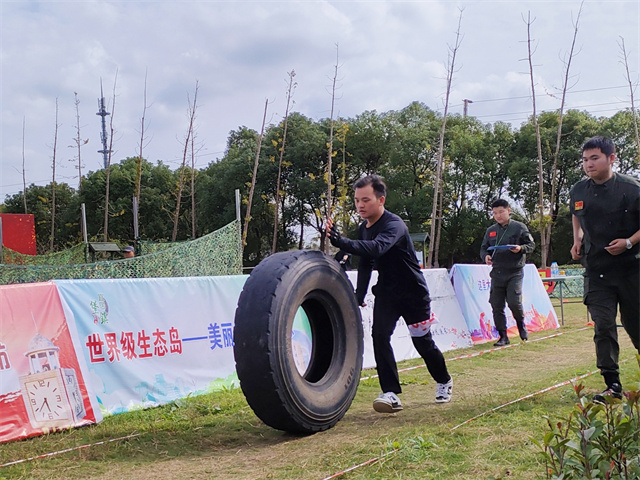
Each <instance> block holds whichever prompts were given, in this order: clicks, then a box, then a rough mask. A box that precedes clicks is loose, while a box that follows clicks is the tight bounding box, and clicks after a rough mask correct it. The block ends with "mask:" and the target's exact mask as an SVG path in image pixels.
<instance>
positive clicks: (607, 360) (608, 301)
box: [584, 270, 640, 386]
mask: <svg viewBox="0 0 640 480" xmlns="http://www.w3.org/2000/svg"><path fill="white" fill-rule="evenodd" d="M584 304H585V305H586V306H587V309H588V310H589V314H590V315H591V318H592V319H593V323H594V325H595V328H594V335H593V341H594V342H595V345H596V361H597V366H598V368H599V369H600V373H601V374H602V376H603V377H604V381H605V383H606V384H607V386H611V384H612V383H620V374H619V369H618V356H619V353H620V345H619V344H618V329H617V326H616V316H617V313H618V305H619V306H620V321H621V323H622V326H623V327H624V329H625V330H626V332H627V334H628V335H629V337H630V338H631V342H632V343H633V346H634V347H635V348H636V350H637V351H639V352H640V271H638V270H632V271H630V272H627V273H626V274H624V275H623V274H621V273H620V272H616V274H615V275H611V274H603V275H599V274H595V273H591V272H590V273H589V274H588V275H585V277H584Z"/></svg>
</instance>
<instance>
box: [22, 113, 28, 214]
mask: <svg viewBox="0 0 640 480" xmlns="http://www.w3.org/2000/svg"><path fill="white" fill-rule="evenodd" d="M26 122H27V120H26V118H25V117H22V202H23V203H24V213H25V214H27V213H29V211H28V210H27V173H26V170H25V159H24V131H25V127H26Z"/></svg>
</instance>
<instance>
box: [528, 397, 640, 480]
mask: <svg viewBox="0 0 640 480" xmlns="http://www.w3.org/2000/svg"><path fill="white" fill-rule="evenodd" d="M574 388H575V391H576V394H577V395H578V400H579V402H578V404H577V405H576V406H575V407H574V409H573V410H572V412H571V413H570V414H569V416H568V417H567V418H559V419H558V420H556V421H553V420H551V419H550V418H549V417H545V418H546V421H547V425H548V426H549V430H548V432H547V433H546V434H545V435H544V438H543V440H542V442H538V441H536V440H535V439H533V441H534V443H535V444H536V445H537V446H538V447H539V448H540V450H541V455H542V456H543V458H544V462H545V476H544V477H543V478H546V479H552V480H573V479H580V480H582V479H605V480H622V479H624V480H632V479H635V480H639V479H640V404H639V399H640V391H635V392H633V391H632V392H627V393H625V394H624V397H623V399H622V400H621V401H620V400H613V399H607V404H606V405H600V404H598V403H594V402H592V401H589V400H588V399H587V398H586V396H585V395H584V393H583V389H584V387H583V386H582V385H576V386H575V387H574Z"/></svg>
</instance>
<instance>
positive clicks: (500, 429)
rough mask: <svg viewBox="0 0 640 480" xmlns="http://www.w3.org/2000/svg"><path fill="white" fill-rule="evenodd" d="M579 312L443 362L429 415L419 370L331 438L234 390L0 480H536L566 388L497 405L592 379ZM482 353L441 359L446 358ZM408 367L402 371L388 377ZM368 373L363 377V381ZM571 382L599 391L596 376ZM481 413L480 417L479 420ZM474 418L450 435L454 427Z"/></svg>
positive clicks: (115, 420) (37, 449)
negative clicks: (499, 346)
mask: <svg viewBox="0 0 640 480" xmlns="http://www.w3.org/2000/svg"><path fill="white" fill-rule="evenodd" d="M586 322H587V317H586V309H585V307H584V306H583V305H582V304H580V303H571V304H566V305H565V326H564V327H563V328H561V329H560V330H558V331H547V332H540V333H536V334H532V335H531V339H532V340H536V339H539V338H542V337H546V336H549V335H552V334H553V333H558V332H563V333H564V334H563V335H560V336H556V337H554V338H548V339H544V340H540V341H530V342H528V343H527V344H521V345H515V346H513V347H512V348H507V349H504V350H500V351H497V352H491V353H487V354H483V355H479V356H476V357H472V358H464V359H458V360H454V361H450V362H449V363H448V366H449V369H450V371H451V374H452V376H453V378H454V397H453V401H452V402H451V403H450V404H445V405H436V404H434V403H433V398H434V389H435V384H434V381H433V380H432V379H431V377H430V376H429V374H428V372H427V370H426V368H418V369H414V370H410V371H408V372H403V373H401V374H400V378H401V380H402V382H403V390H404V392H403V394H402V396H401V398H402V401H403V404H404V406H405V409H404V410H403V411H402V412H399V413H398V414H394V415H382V414H377V413H376V412H374V411H373V409H372V408H371V401H372V400H373V399H374V398H375V397H376V396H377V395H378V393H379V387H378V383H377V380H376V379H370V380H365V381H363V382H361V384H360V387H359V389H358V394H357V396H356V398H355V401H354V403H353V405H352V407H351V409H350V410H349V411H348V412H347V414H346V416H345V417H344V418H343V419H342V420H341V421H340V422H339V423H338V424H337V425H336V426H335V427H334V428H332V429H330V430H328V431H326V432H322V433H318V434H315V435H311V436H295V435H290V434H287V433H283V432H280V431H277V430H273V429H272V428H270V427H267V426H266V425H264V424H263V423H262V422H261V421H260V420H259V419H258V418H257V417H256V416H255V415H254V414H253V412H252V410H251V409H250V408H249V407H248V405H247V403H246V401H245V399H244V397H243V395H242V392H241V391H240V390H232V391H223V392H218V393H215V394H211V395H206V396H200V397H194V398H189V399H186V400H182V401H176V402H174V403H172V404H169V405H166V406H163V407H158V408H154V409H150V410H145V411H139V412H133V413H127V414H121V415H115V416H111V417H108V418H106V419H105V420H104V421H103V422H102V423H101V424H99V425H95V426H90V427H85V428H80V429H74V430H71V431H65V432H59V433H54V434H50V435H47V436H42V437H36V438H32V439H29V440H25V441H19V442H12V443H7V444H3V445H2V447H1V448H0V464H4V463H6V462H11V461H16V460H20V459H24V458H28V457H34V456H37V455H41V454H46V453H50V452H56V451H60V450H63V449H68V448H73V447H77V446H81V445H87V444H95V443H97V442H106V441H108V440H109V439H114V438H118V437H123V436H127V435H132V434H136V435H137V436H135V437H133V438H129V439H126V440H119V441H114V442H109V443H103V444H101V445H96V446H91V447H88V448H84V449H78V450H73V451H70V452H67V453H62V454H59V455H55V456H51V457H47V458H42V459H37V460H31V461H27V462H23V463H19V464H17V465H14V466H10V467H4V468H0V478H2V477H5V478H25V479H27V478H28V479H31V478H51V479H69V480H71V479H80V478H82V479H84V478H105V479H107V478H108V479H150V478H158V479H165V478H172V479H173V478H176V479H211V478H224V479H285V480H286V479H300V478H305V479H306V478H311V479H318V480H320V479H323V478H326V477H328V476H330V475H333V474H336V473H338V472H341V471H343V470H345V469H347V468H350V467H353V466H356V465H359V464H361V463H364V462H367V461H369V460H372V459H375V458H380V459H379V461H377V462H372V463H369V464H367V465H365V466H361V467H358V468H356V469H354V470H352V471H351V472H348V473H345V474H344V475H341V476H340V477H339V478H341V479H349V480H353V479H362V480H364V479H367V480H378V479H380V480H381V479H416V480H417V479H420V480H424V479H461V480H465V479H468V480H472V479H473V480H477V479H488V478H495V479H498V478H501V479H504V478H517V479H525V480H526V479H534V478H542V475H543V473H544V472H543V464H542V459H541V457H540V456H539V454H538V452H537V449H536V447H535V446H534V444H533V443H532V441H531V438H535V439H538V440H541V439H542V436H543V434H544V432H545V420H544V418H543V417H544V416H545V415H548V416H552V417H555V416H563V415H567V414H568V412H569V411H570V410H571V409H572V407H573V405H574V404H575V401H576V396H575V394H574V392H573V388H572V386H571V385H566V386H562V387H560V388H557V389H554V390H551V391H548V392H546V393H542V394H539V395H534V396H533V397H531V398H528V399H525V400H522V401H518V402H515V403H514V404H512V405H509V406H506V407H504V408H499V409H497V410H495V411H491V410H492V409H494V408H496V407H500V406H501V405H504V404H505V403H508V402H511V401H513V400H516V399H519V398H520V397H523V396H525V395H529V394H532V393H535V392H538V391H540V390H542V389H544V388H547V387H550V386H552V385H556V384H558V383H561V382H564V381H566V380H569V379H571V378H574V377H576V376H579V375H582V374H585V373H588V372H591V371H593V370H595V354H594V346H593V340H592V336H593V330H592V328H587V329H583V330H581V329H582V328H583V327H585V325H586ZM620 338H621V345H622V351H621V358H622V359H628V360H627V361H626V362H624V363H622V364H621V373H622V381H623V383H624V386H625V388H626V389H637V388H638V382H639V381H640V373H639V370H638V364H637V362H636V360H635V357H634V351H633V348H632V347H631V343H630V342H629V341H628V338H627V336H626V334H624V333H623V332H622V330H621V335H620ZM489 348H492V347H491V345H490V344H486V345H483V346H476V347H473V348H471V349H467V350H463V351H460V350H458V351H452V352H447V353H446V354H445V356H446V357H447V358H448V359H452V358H454V357H457V356H460V355H462V354H468V353H473V352H479V351H482V350H487V349H489ZM414 365H420V362H419V361H417V360H414V361H409V362H402V364H401V365H400V368H404V367H408V366H414ZM373 373H375V372H372V371H366V372H363V376H366V375H369V374H373ZM582 383H583V384H584V385H585V386H586V388H587V390H588V391H589V392H591V393H593V392H596V391H598V390H601V389H602V388H603V383H602V379H601V377H600V375H599V374H595V375H591V376H589V377H587V378H585V379H584V380H582ZM483 414H484V415H483ZM478 415H480V417H479V418H477V419H475V420H473V421H471V422H469V423H466V424H464V425H462V426H460V427H458V428H456V429H455V430H452V429H453V428H454V427H456V426H457V425H460V424H462V423H463V422H465V421H467V420H469V419H471V418H473V417H475V416H478Z"/></svg>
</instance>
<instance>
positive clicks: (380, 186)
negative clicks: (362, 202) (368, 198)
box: [353, 175, 387, 198]
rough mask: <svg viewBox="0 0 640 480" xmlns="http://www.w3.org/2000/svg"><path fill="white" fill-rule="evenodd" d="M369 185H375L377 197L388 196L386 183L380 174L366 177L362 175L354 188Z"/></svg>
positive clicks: (374, 189) (374, 190)
mask: <svg viewBox="0 0 640 480" xmlns="http://www.w3.org/2000/svg"><path fill="white" fill-rule="evenodd" d="M367 185H371V187H373V192H374V193H375V194H376V198H380V197H386V196H387V186H386V185H385V183H384V179H383V178H382V177H380V176H379V175H367V176H366V177H362V178H361V179H360V180H358V181H357V182H356V183H355V185H354V186H353V189H354V190H355V189H356V188H364V187H366V186H367Z"/></svg>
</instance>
